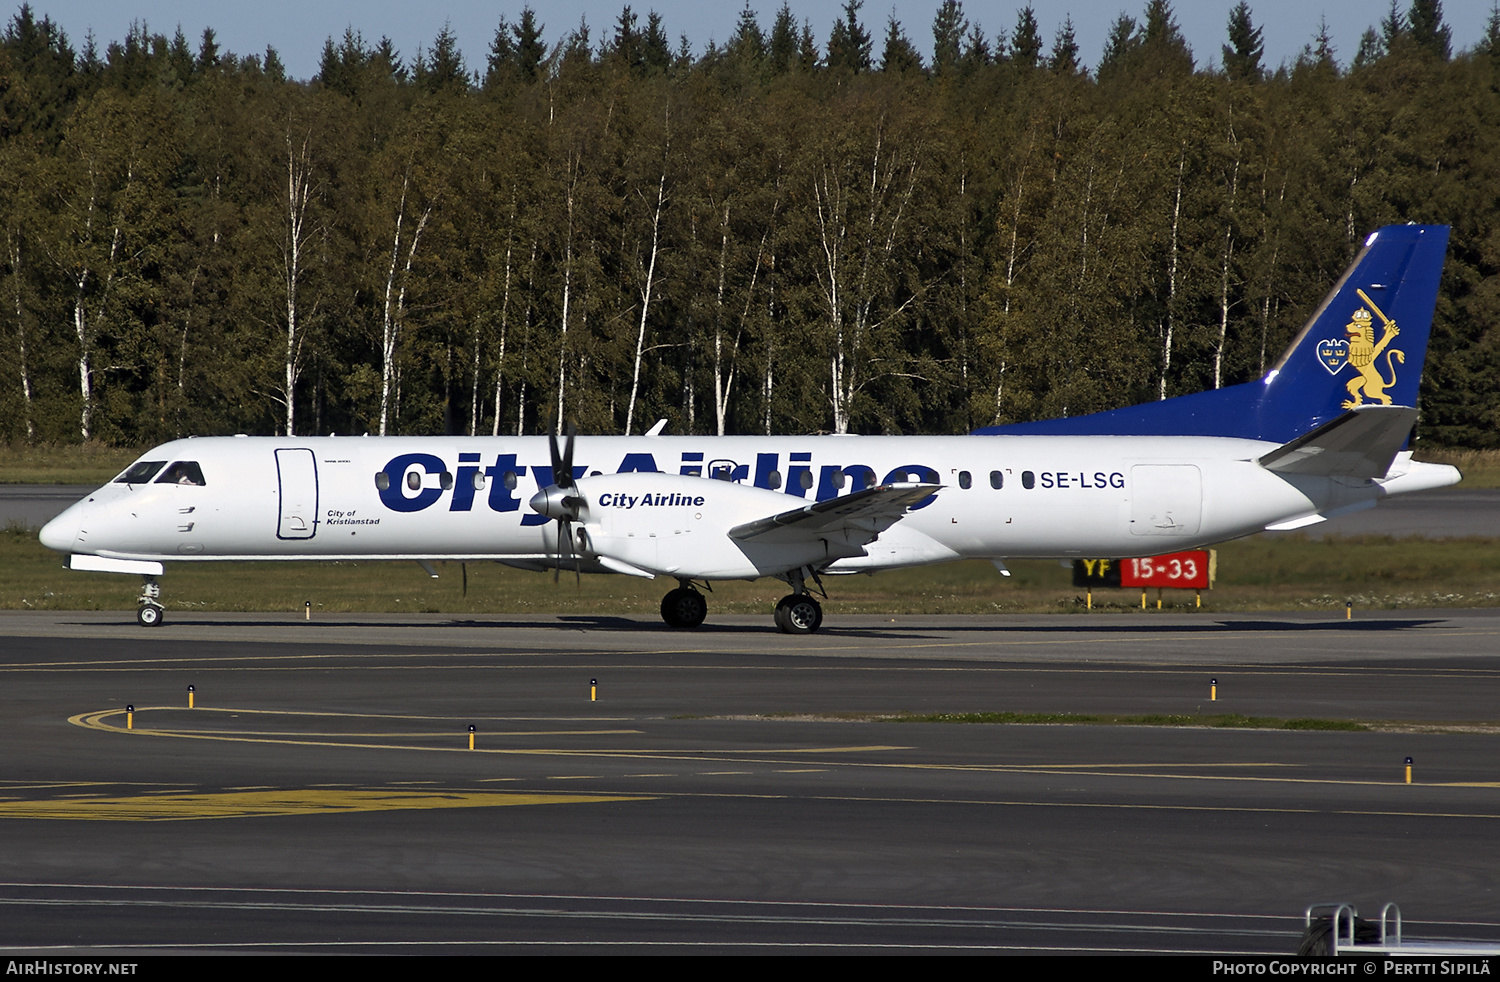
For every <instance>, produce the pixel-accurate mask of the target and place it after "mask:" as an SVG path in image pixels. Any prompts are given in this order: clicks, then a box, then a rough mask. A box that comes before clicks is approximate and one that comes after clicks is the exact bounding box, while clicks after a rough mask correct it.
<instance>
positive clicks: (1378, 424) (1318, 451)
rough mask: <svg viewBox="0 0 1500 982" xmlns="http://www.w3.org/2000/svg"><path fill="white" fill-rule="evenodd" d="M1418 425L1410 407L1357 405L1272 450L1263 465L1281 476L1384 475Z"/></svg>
mask: <svg viewBox="0 0 1500 982" xmlns="http://www.w3.org/2000/svg"><path fill="white" fill-rule="evenodd" d="M1416 422H1417V411H1416V410H1415V409H1412V408H1411V407H1409V406H1356V407H1355V408H1354V409H1351V410H1349V411H1348V412H1346V413H1344V415H1342V416H1340V417H1338V418H1337V419H1335V420H1333V421H1332V422H1329V423H1324V424H1323V425H1322V426H1320V427H1318V428H1317V429H1315V430H1313V431H1311V432H1309V433H1304V434H1303V435H1302V436H1299V437H1297V439H1295V440H1293V441H1291V442H1290V443H1286V444H1283V445H1282V446H1279V447H1277V448H1276V449H1275V450H1272V451H1271V452H1270V453H1268V454H1266V455H1265V456H1263V457H1261V458H1260V465H1261V466H1262V467H1264V468H1266V469H1267V470H1272V471H1276V472H1278V473H1281V474H1309V475H1316V476H1321V477H1348V478H1365V479H1371V478H1381V477H1385V475H1386V474H1387V473H1388V472H1389V471H1390V469H1391V462H1392V461H1393V460H1395V459H1396V454H1398V453H1400V452H1401V447H1402V445H1404V444H1405V443H1406V438H1407V436H1408V435H1410V433H1411V428H1412V426H1414V425H1415V424H1416Z"/></svg>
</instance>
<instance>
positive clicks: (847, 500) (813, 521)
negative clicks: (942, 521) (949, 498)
mask: <svg viewBox="0 0 1500 982" xmlns="http://www.w3.org/2000/svg"><path fill="white" fill-rule="evenodd" d="M942 487H943V486H942V485H941V484H882V485H880V486H879V487H874V488H865V489H864V490H863V491H855V492H853V493H852V494H846V495H842V496H840V497H837V498H829V499H828V500H827V501H818V502H814V503H813V504H810V505H804V506H803V507H801V508H793V509H792V510H791V511H784V512H781V513H780V514H777V515H771V516H768V517H766V518H758V519H756V520H755V521H753V522H746V523H745V524H743V525H736V526H735V527H734V528H732V529H730V530H729V537H730V538H732V539H737V540H739V541H741V542H749V541H757V542H806V541H809V540H811V539H816V538H819V537H821V536H825V535H829V534H832V533H836V532H845V531H854V532H862V533H865V534H866V535H867V536H868V539H873V538H875V536H877V535H879V534H880V533H881V532H883V531H885V530H886V529H888V528H890V527H891V526H892V525H894V524H895V523H896V522H898V521H900V520H901V518H902V516H904V515H905V514H906V513H907V512H908V511H909V510H910V509H911V508H912V506H914V505H916V504H917V503H919V502H920V501H922V500H923V499H924V498H927V497H929V496H930V495H933V494H935V493H937V492H938V491H940V490H942ZM868 539H867V540H866V541H868Z"/></svg>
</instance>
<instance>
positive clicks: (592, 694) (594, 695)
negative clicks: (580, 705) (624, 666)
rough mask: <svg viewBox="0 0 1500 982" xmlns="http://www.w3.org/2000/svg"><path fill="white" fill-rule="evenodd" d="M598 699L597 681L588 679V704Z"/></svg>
mask: <svg viewBox="0 0 1500 982" xmlns="http://www.w3.org/2000/svg"><path fill="white" fill-rule="evenodd" d="M598 698H599V680H598V679H589V702H595V701H597V700H598Z"/></svg>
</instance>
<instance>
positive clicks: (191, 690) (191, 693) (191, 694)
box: [188, 685, 193, 709]
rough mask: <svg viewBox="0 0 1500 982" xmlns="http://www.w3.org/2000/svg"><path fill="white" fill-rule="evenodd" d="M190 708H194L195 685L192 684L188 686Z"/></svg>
mask: <svg viewBox="0 0 1500 982" xmlns="http://www.w3.org/2000/svg"><path fill="white" fill-rule="evenodd" d="M188 708H189V709H192V708H193V687H192V686H191V685H190V686H188Z"/></svg>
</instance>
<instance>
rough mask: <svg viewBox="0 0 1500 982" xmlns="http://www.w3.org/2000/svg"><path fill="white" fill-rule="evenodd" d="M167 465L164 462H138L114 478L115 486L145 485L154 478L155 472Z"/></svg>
mask: <svg viewBox="0 0 1500 982" xmlns="http://www.w3.org/2000/svg"><path fill="white" fill-rule="evenodd" d="M166 465H167V462H166V461H165V460H138V461H136V462H135V463H133V464H131V465H130V468H129V469H128V470H126V471H125V473H123V474H121V475H120V476H119V477H117V478H115V483H116V484H145V483H146V482H147V481H149V480H151V479H152V478H153V477H155V476H156V472H157V471H159V470H161V469H162V468H163V467H165V466H166Z"/></svg>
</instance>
